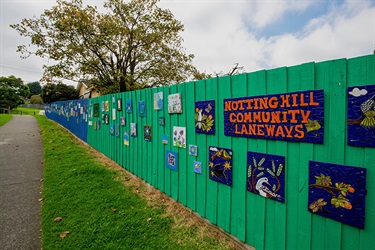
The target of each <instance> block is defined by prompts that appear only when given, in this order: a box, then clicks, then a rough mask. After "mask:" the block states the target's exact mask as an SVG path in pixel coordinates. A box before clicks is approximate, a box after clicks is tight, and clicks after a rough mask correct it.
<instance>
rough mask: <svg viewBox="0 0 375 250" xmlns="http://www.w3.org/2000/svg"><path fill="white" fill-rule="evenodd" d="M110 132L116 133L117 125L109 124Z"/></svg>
mask: <svg viewBox="0 0 375 250" xmlns="http://www.w3.org/2000/svg"><path fill="white" fill-rule="evenodd" d="M109 133H110V135H115V125H114V124H111V125H109Z"/></svg>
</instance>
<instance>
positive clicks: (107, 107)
mask: <svg viewBox="0 0 375 250" xmlns="http://www.w3.org/2000/svg"><path fill="white" fill-rule="evenodd" d="M104 107H105V112H108V111H109V101H105V102H104Z"/></svg>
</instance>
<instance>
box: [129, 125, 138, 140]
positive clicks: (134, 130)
mask: <svg viewBox="0 0 375 250" xmlns="http://www.w3.org/2000/svg"><path fill="white" fill-rule="evenodd" d="M130 135H131V136H133V137H137V123H130Z"/></svg>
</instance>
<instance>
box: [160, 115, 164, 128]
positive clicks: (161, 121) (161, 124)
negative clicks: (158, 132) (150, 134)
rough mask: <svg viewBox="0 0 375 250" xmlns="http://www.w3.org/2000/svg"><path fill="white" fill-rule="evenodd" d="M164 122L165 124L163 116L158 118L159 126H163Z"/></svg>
mask: <svg viewBox="0 0 375 250" xmlns="http://www.w3.org/2000/svg"><path fill="white" fill-rule="evenodd" d="M164 122H165V119H164V117H163V116H160V117H159V125H160V126H164Z"/></svg>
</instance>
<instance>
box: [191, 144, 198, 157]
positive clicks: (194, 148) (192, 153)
mask: <svg viewBox="0 0 375 250" xmlns="http://www.w3.org/2000/svg"><path fill="white" fill-rule="evenodd" d="M189 155H193V156H197V155H198V147H197V146H196V145H189Z"/></svg>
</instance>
